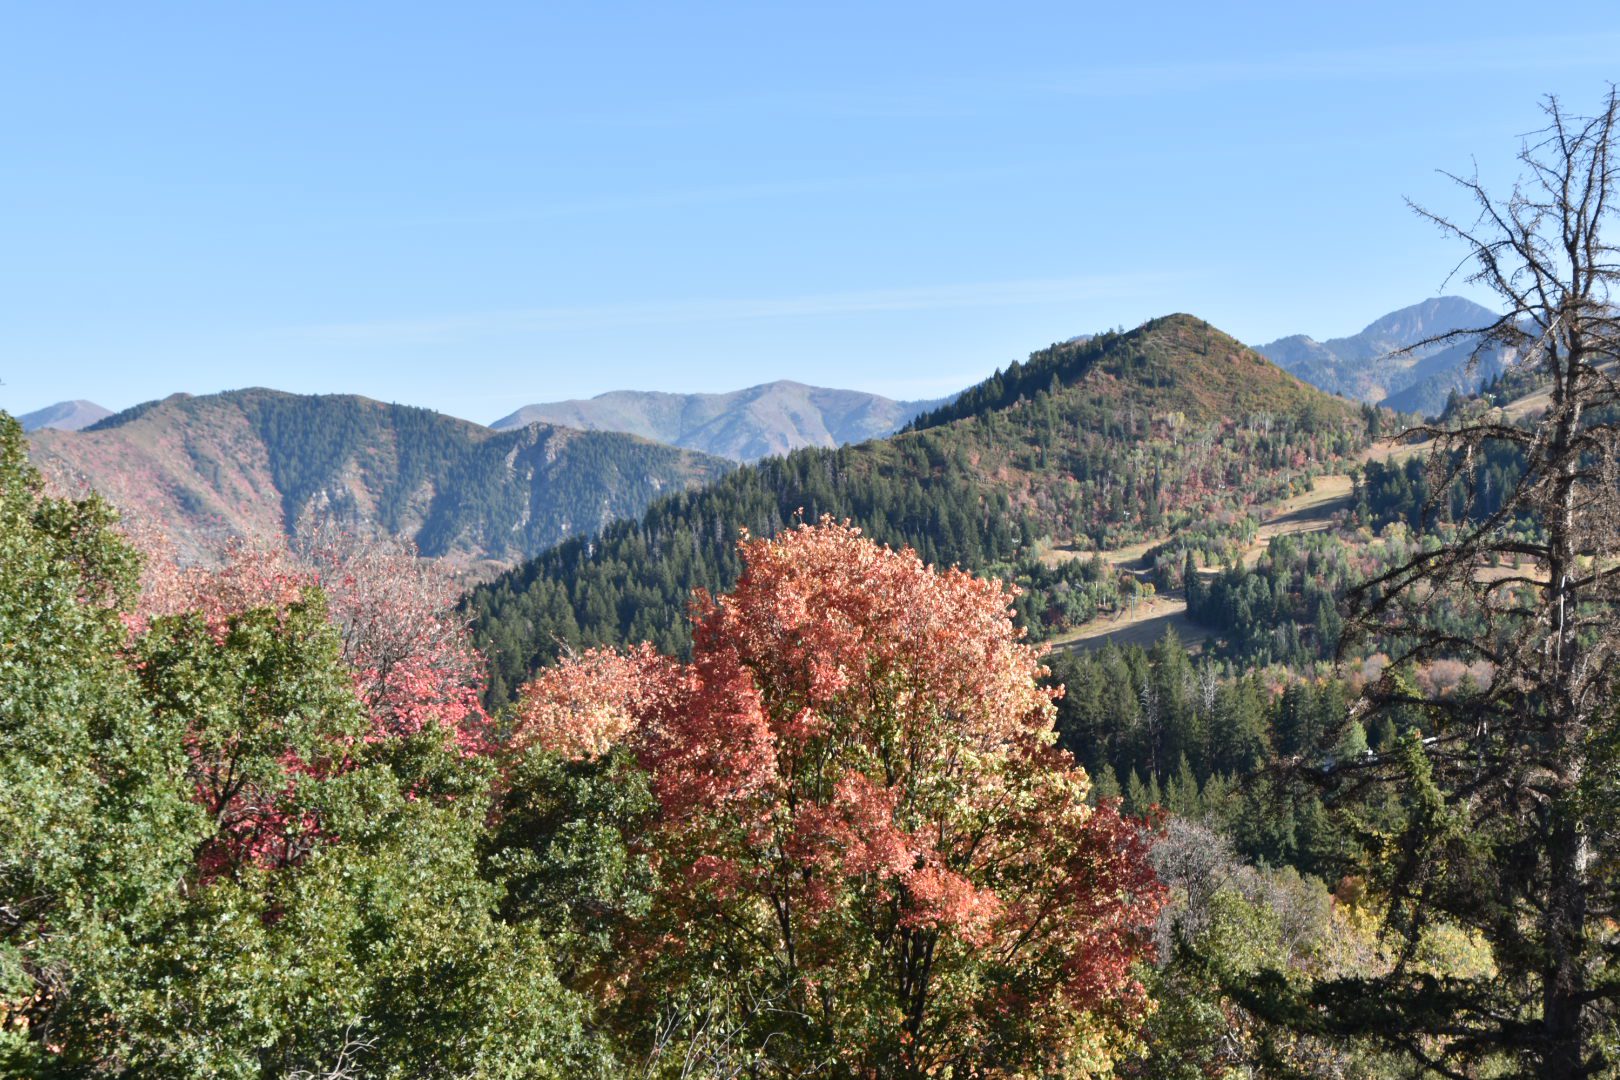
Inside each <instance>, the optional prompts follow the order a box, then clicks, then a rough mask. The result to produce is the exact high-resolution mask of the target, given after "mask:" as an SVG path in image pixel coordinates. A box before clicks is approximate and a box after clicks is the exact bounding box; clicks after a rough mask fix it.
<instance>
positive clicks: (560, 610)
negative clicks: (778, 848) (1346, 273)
mask: <svg viewBox="0 0 1620 1080" xmlns="http://www.w3.org/2000/svg"><path fill="white" fill-rule="evenodd" d="M1077 357H1079V359H1077ZM1009 375H1010V376H1011V377H1010V378H1009ZM946 414H949V415H946ZM1364 440H1365V425H1364V422H1363V420H1362V419H1361V416H1360V413H1359V411H1358V410H1357V409H1356V408H1355V407H1353V406H1351V405H1349V404H1348V403H1345V402H1342V401H1338V400H1335V399H1333V398H1330V397H1328V396H1327V395H1325V394H1322V393H1321V392H1319V391H1316V390H1313V389H1311V388H1309V387H1307V386H1305V385H1304V384H1302V383H1300V382H1299V381H1298V380H1296V379H1294V378H1293V377H1292V376H1289V375H1286V374H1284V373H1283V372H1282V371H1281V370H1279V369H1278V368H1276V367H1274V366H1272V365H1271V364H1270V363H1268V362H1267V361H1265V360H1263V359H1260V358H1258V357H1257V356H1255V354H1253V353H1252V352H1250V351H1249V350H1247V349H1245V348H1244V347H1243V346H1241V345H1239V344H1238V343H1237V342H1235V341H1233V339H1231V338H1229V337H1227V336H1226V335H1224V334H1222V333H1220V332H1219V331H1217V330H1214V329H1213V328H1210V327H1209V326H1208V325H1207V324H1204V323H1202V322H1199V321H1198V320H1196V319H1192V318H1189V317H1187V316H1171V317H1169V318H1166V319H1159V320H1155V321H1154V322H1151V323H1147V324H1145V325H1144V326H1142V327H1140V328H1138V329H1136V330H1133V331H1131V332H1129V333H1125V334H1113V335H1108V336H1107V337H1106V338H1105V339H1102V340H1101V343H1100V344H1098V345H1097V346H1096V347H1095V348H1091V347H1090V344H1089V343H1088V344H1087V346H1086V347H1084V353H1083V356H1081V354H1080V353H1077V352H1076V350H1075V347H1073V346H1058V347H1056V348H1055V349H1052V350H1047V351H1046V352H1043V353H1037V354H1036V355H1035V356H1034V357H1032V358H1031V360H1030V362H1029V364H1027V365H1018V368H1017V371H1016V372H1010V373H1002V374H1001V375H998V376H997V377H996V378H993V379H991V380H989V381H987V382H986V383H983V384H981V385H980V386H977V387H974V388H972V389H970V390H969V391H967V392H966V393H965V394H964V395H963V396H962V398H961V399H959V402H958V403H957V404H955V405H953V406H950V407H949V408H948V409H945V410H940V411H938V412H936V413H934V414H932V415H931V416H930V417H929V418H927V419H925V420H924V421H922V422H921V423H920V424H919V429H918V430H914V431H910V432H907V433H904V434H901V435H898V436H895V437H893V438H890V439H885V440H877V441H873V442H868V443H864V444H861V445H859V446H854V447H845V448H841V449H837V450H803V451H799V452H797V453H794V454H791V455H789V456H787V457H785V458H778V459H770V460H766V461H763V462H760V463H759V464H757V465H753V466H747V467H744V468H742V469H739V470H738V471H736V472H735V473H733V474H731V475H730V476H728V477H726V478H725V479H724V480H722V481H720V482H719V483H716V484H714V485H712V486H710V487H708V488H705V489H703V490H701V491H696V492H690V493H683V494H680V495H676V496H673V497H671V498H668V499H664V500H660V501H659V502H657V503H655V504H653V506H652V507H651V508H650V509H649V510H648V511H647V513H646V514H645V515H644V516H643V517H642V518H641V519H640V520H638V521H621V522H617V523H615V524H613V525H610V526H609V527H608V528H607V529H605V530H604V531H603V532H602V533H601V534H600V535H598V536H595V537H592V538H589V539H585V538H576V539H573V540H570V541H568V542H566V543H564V544H562V545H561V546H560V547H557V548H555V549H553V550H551V551H547V552H545V553H544V554H542V555H541V556H540V557H538V558H537V559H535V560H533V561H531V562H530V563H528V564H526V565H524V566H522V567H519V568H518V569H515V570H512V571H510V572H508V573H507V574H505V575H503V576H502V577H500V578H498V579H496V580H495V581H493V582H491V583H490V584H488V585H487V586H483V587H480V588H479V589H477V590H475V591H474V592H473V593H471V594H470V595H469V598H468V601H467V603H468V606H469V609H470V610H471V612H472V613H473V615H474V617H475V621H476V627H477V632H478V635H479V638H480V642H481V644H482V645H483V646H484V647H485V649H486V651H487V652H488V654H489V655H490V658H491V662H492V664H493V666H494V677H493V681H492V689H491V696H492V697H493V698H494V699H496V700H499V699H501V698H502V697H504V696H505V695H506V694H508V693H509V692H510V691H511V690H512V689H513V688H515V686H516V685H517V683H519V682H520V681H521V680H523V679H524V678H525V677H526V676H527V675H528V674H529V673H530V672H531V671H533V670H534V669H535V668H537V667H539V666H541V665H543V664H545V663H548V662H549V661H550V659H551V658H553V657H554V656H555V655H556V653H557V651H558V648H559V647H560V646H561V645H565V644H566V645H571V646H577V645H593V644H618V643H623V642H628V641H637V640H650V641H653V642H654V643H656V644H657V645H658V646H660V647H661V648H663V649H666V650H672V651H679V650H682V649H684V648H685V647H686V645H687V643H688V642H687V636H686V635H687V631H686V620H685V612H686V608H687V604H688V601H689V597H690V596H691V593H692V590H693V589H695V588H706V589H710V590H715V589H720V588H724V587H726V586H727V585H729V583H730V582H731V581H732V580H733V578H734V577H735V575H736V572H737V564H736V556H735V552H734V545H735V541H736V538H737V535H738V532H739V530H741V529H744V528H746V529H748V530H750V531H751V532H753V533H755V534H758V535H770V534H773V533H774V532H776V531H777V530H778V529H781V528H783V527H784V526H785V525H787V524H788V523H790V522H792V521H793V520H795V519H796V518H797V517H798V516H799V515H800V514H801V513H802V515H803V516H804V517H805V518H807V519H811V520H814V519H815V518H817V517H819V516H820V515H822V514H831V515H833V516H835V517H840V518H849V519H851V520H853V521H854V522H855V523H857V524H858V525H860V526H861V527H862V528H864V529H865V530H866V531H867V532H868V533H869V534H870V535H872V536H874V537H875V538H877V539H879V540H881V541H884V542H886V543H890V544H909V545H911V546H913V547H915V548H916V549H917V550H918V551H919V552H920V553H921V554H922V555H923V557H924V558H925V559H926V560H928V561H929V562H932V563H939V564H949V563H956V564H960V565H962V566H965V567H969V568H972V569H976V570H986V569H994V570H995V571H996V572H998V573H1001V574H1003V575H1005V576H1018V577H1021V578H1025V579H1027V580H1028V581H1029V582H1030V583H1031V584H1036V585H1039V586H1042V587H1044V588H1049V589H1050V590H1052V598H1053V602H1052V603H1050V604H1048V603H1047V602H1046V597H1044V596H1041V597H1034V598H1030V599H1028V600H1027V601H1025V602H1024V603H1022V604H1021V611H1022V613H1023V614H1024V615H1025V617H1026V619H1029V620H1031V622H1032V627H1031V628H1032V629H1033V630H1034V631H1036V632H1037V633H1039V632H1044V631H1048V630H1052V629H1055V628H1056V626H1055V625H1054V624H1053V623H1052V622H1050V621H1047V620H1050V619H1056V618H1059V617H1060V614H1059V613H1060V612H1066V611H1073V610H1077V609H1078V610H1082V611H1085V610H1091V608H1090V607H1088V606H1087V605H1088V604H1090V601H1089V600H1088V601H1087V604H1073V603H1060V602H1058V601H1060V600H1062V599H1063V598H1065V597H1067V596H1068V595H1070V594H1072V593H1073V592H1074V591H1075V590H1076V589H1080V588H1087V587H1090V583H1089V582H1088V581H1087V580H1083V579H1084V578H1085V575H1084V574H1082V573H1080V571H1081V570H1082V567H1083V563H1082V562H1081V561H1080V560H1076V561H1074V562H1072V563H1069V564H1066V565H1067V566H1071V567H1073V568H1074V569H1075V570H1076V571H1077V572H1076V573H1075V574H1067V573H1056V574H1054V573H1051V572H1046V571H1040V568H1039V567H1038V566H1037V565H1036V564H1035V563H1034V561H1033V559H1034V555H1035V553H1036V550H1037V545H1038V544H1039V545H1050V544H1057V545H1060V546H1062V545H1073V546H1077V547H1082V548H1087V547H1092V548H1107V547H1113V546H1117V545H1119V544H1122V543H1129V542H1131V541H1134V540H1141V539H1147V538H1152V537H1156V536H1162V535H1166V534H1168V533H1169V532H1170V531H1172V530H1174V529H1176V528H1178V527H1182V526H1185V525H1188V524H1190V523H1193V522H1208V521H1210V520H1215V519H1218V518H1222V517H1223V516H1224V517H1241V516H1242V513H1243V512H1244V510H1245V508H1246V507H1249V506H1251V505H1255V504H1258V503H1264V502H1267V501H1270V500H1272V499H1275V498H1279V497H1282V496H1285V495H1287V494H1289V493H1291V492H1292V491H1294V490H1296V489H1299V488H1302V487H1303V485H1304V484H1305V483H1306V478H1307V477H1308V476H1309V475H1310V474H1311V473H1312V472H1315V471H1320V470H1321V469H1323V468H1325V467H1326V465H1327V463H1329V462H1332V461H1335V460H1337V459H1338V458H1339V457H1341V456H1342V455H1345V454H1348V453H1349V452H1351V451H1353V450H1355V449H1357V448H1358V447H1359V446H1361V445H1362V443H1363V441H1364ZM1071 578H1072V579H1073V580H1071Z"/></svg>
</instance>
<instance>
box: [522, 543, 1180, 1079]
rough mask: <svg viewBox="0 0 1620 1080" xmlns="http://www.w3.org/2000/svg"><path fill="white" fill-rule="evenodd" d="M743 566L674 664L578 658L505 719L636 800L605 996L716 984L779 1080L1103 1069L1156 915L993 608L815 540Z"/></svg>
mask: <svg viewBox="0 0 1620 1080" xmlns="http://www.w3.org/2000/svg"><path fill="white" fill-rule="evenodd" d="M741 554H742V558H743V562H744V566H745V569H744V572H743V574H742V577H741V579H740V580H739V581H738V584H737V586H736V588H735V589H734V590H733V591H732V592H731V593H730V594H728V595H725V596H721V597H718V598H714V599H709V598H707V597H700V598H699V600H698V602H697V604H696V607H695V611H694V622H695V629H694V639H695V647H694V652H693V658H692V661H691V662H690V663H689V664H678V663H675V662H673V661H671V660H668V659H666V658H663V657H660V656H657V655H656V654H654V653H652V652H651V651H650V650H645V649H643V650H639V651H632V652H629V653H624V654H618V653H608V652H601V651H595V652H589V653H585V654H583V655H580V656H576V657H573V658H571V659H569V660H568V661H566V662H565V663H563V664H562V665H560V666H559V667H557V668H554V669H551V670H548V671H547V672H545V673H543V674H542V675H541V676H540V677H539V678H538V679H536V680H535V681H534V682H533V683H531V684H530V685H529V686H528V687H527V688H526V689H525V691H524V693H523V696H522V700H521V703H520V706H519V710H518V719H517V727H516V730H517V740H518V742H519V743H520V744H523V743H524V742H526V741H530V740H534V741H538V742H540V743H542V744H550V745H551V746H553V747H555V748H556V749H558V750H560V751H562V752H564V753H566V754H569V755H571V756H580V757H589V756H591V755H595V754H601V753H603V752H604V751H605V750H607V749H609V748H610V747H612V746H615V745H626V746H628V747H630V748H632V749H633V751H634V753H635V755H636V758H637V760H639V762H640V763H641V765H642V767H643V768H644V769H645V770H646V771H647V773H648V775H649V777H650V779H651V784H652V790H653V793H654V794H655V796H656V799H657V810H656V814H655V822H654V824H653V826H652V828H651V831H650V834H649V840H648V843H649V844H650V845H651V846H652V847H653V848H654V849H655V852H656V858H657V863H658V866H659V875H658V882H657V886H656V893H657V895H656V903H655V908H654V911H653V914H652V916H651V918H650V921H649V926H648V928H647V930H646V932H644V933H642V934H640V935H638V940H637V941H636V942H635V949H636V953H635V965H634V966H635V971H634V972H633V973H632V982H631V984H630V990H629V993H630V994H631V995H632V996H633V997H634V996H637V995H640V996H642V997H643V998H645V997H649V996H650V997H657V996H660V995H662V996H666V997H667V996H669V995H670V993H671V992H672V989H673V988H675V987H678V986H679V984H680V982H681V980H682V979H688V980H689V979H690V977H691V975H690V973H692V972H696V971H719V972H723V973H724V974H725V976H726V977H727V978H728V979H729V980H731V982H732V984H733V985H739V984H746V986H747V987H748V991H749V994H748V999H749V1000H748V1003H747V1004H746V1005H745V1007H744V1008H745V1011H746V1012H747V1014H748V1015H747V1016H745V1017H744V1019H743V1025H744V1026H745V1027H746V1028H747V1029H748V1031H747V1036H748V1041H751V1043H752V1046H753V1048H754V1050H755V1051H757V1052H758V1053H760V1054H762V1055H765V1056H766V1057H768V1058H769V1059H770V1060H771V1061H774V1062H776V1063H779V1064H781V1065H783V1066H786V1067H792V1068H803V1067H810V1066H813V1065H816V1064H828V1063H838V1064H839V1065H840V1066H842V1067H845V1068H857V1069H872V1068H880V1067H882V1068H889V1067H892V1066H894V1064H895V1063H903V1065H904V1068H905V1069H906V1070H908V1071H915V1072H918V1073H925V1072H933V1073H937V1072H939V1071H942V1070H945V1069H947V1068H955V1069H958V1070H965V1069H971V1070H977V1071H979V1072H981V1073H991V1074H995V1073H1005V1074H1012V1073H1020V1072H1027V1071H1028V1070H1029V1069H1031V1068H1035V1069H1038V1070H1039V1071H1042V1072H1046V1073H1055V1074H1080V1075H1083V1074H1085V1073H1087V1072H1090V1071H1094V1070H1100V1069H1101V1068H1103V1067H1104V1066H1105V1065H1106V1063H1107V1062H1108V1060H1109V1059H1110V1056H1111V1054H1112V1053H1114V1052H1115V1051H1116V1050H1117V1048H1118V1047H1119V1045H1120V1044H1121V1043H1123V1042H1124V1041H1126V1040H1128V1039H1129V1038H1130V1037H1131V1034H1132V1032H1133V1031H1134V1028H1135V1025H1136V1023H1137V1022H1138V1021H1139V1019H1140V1017H1141V1015H1142V1012H1143V1007H1144V1005H1145V996H1144V993H1143V991H1142V988H1141V986H1140V984H1139V983H1138V982H1137V981H1136V979H1135V977H1134V975H1133V972H1132V965H1133V964H1134V963H1135V962H1137V961H1138V960H1141V959H1143V958H1145V957H1147V956H1148V955H1149V954H1150V952H1151V944H1150V938H1149V928H1150V926H1151V923H1152V921H1153V918H1154V916H1155V914H1156V912H1157V910H1158V906H1159V904H1160V902H1161V898H1162V890H1161V888H1160V886H1159V885H1158V883H1157V881H1156V879H1155V878H1154V876H1153V873H1152V871H1151V869H1150V867H1149V864H1148V861H1147V858H1146V853H1147V846H1148V845H1147V838H1146V836H1145V835H1144V833H1143V830H1142V828H1141V827H1140V825H1139V824H1137V823H1134V822H1131V821H1128V820H1126V819H1124V818H1122V817H1121V816H1120V815H1119V813H1118V812H1117V811H1116V809H1114V807H1112V806H1111V805H1107V804H1105V805H1103V806H1101V807H1097V808H1093V807H1091V806H1089V805H1088V804H1087V793H1088V781H1087V778H1086V776H1085V773H1084V772H1083V771H1082V770H1080V769H1079V768H1078V767H1077V766H1075V765H1074V763H1073V761H1072V759H1071V758H1070V757H1069V755H1068V754H1067V753H1066V752H1064V751H1060V750H1058V749H1056V748H1055V746H1054V741H1055V734H1054V731H1053V726H1052V724H1053V716H1054V709H1053V705H1052V698H1053V692H1052V691H1051V690H1048V689H1045V688H1043V687H1042V686H1041V685H1040V684H1039V682H1038V676H1040V675H1041V673H1042V670H1043V669H1042V667H1041V662H1040V657H1039V654H1038V652H1037V650H1035V649H1034V648H1032V647H1030V646H1027V645H1025V644H1023V643H1021V642H1020V640H1019V634H1018V632H1017V631H1016V630H1015V629H1014V627H1013V622H1012V616H1011V607H1010V599H1011V598H1010V596H1009V594H1008V593H1007V591H1005V589H1004V588H1003V586H1002V585H1001V584H1000V583H998V582H994V581H986V580H981V579H978V578H975V577H973V576H972V575H969V574H966V573H964V572H961V571H959V570H955V569H951V570H945V571H940V570H936V569H934V568H931V567H927V566H925V565H924V564H923V563H922V561H921V560H920V559H919V558H918V557H917V555H916V554H915V553H914V552H912V551H910V550H902V551H895V550H891V549H889V548H886V547H880V546H879V545H877V544H875V543H873V542H871V541H869V540H867V539H865V538H864V537H862V536H861V535H860V533H859V531H858V530H856V529H853V528H850V527H848V526H847V525H841V524H837V523H834V522H831V521H829V520H823V521H822V522H821V523H820V524H818V525H801V526H799V527H797V528H794V529H791V530H788V531H787V532H785V533H783V534H782V535H781V536H779V537H778V538H776V539H775V540H760V539H746V538H745V539H744V541H743V542H742V545H741Z"/></svg>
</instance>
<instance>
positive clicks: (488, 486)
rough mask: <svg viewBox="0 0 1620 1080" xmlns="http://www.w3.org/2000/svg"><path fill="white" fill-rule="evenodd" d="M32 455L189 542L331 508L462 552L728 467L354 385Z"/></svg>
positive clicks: (127, 417)
mask: <svg viewBox="0 0 1620 1080" xmlns="http://www.w3.org/2000/svg"><path fill="white" fill-rule="evenodd" d="M29 441H30V446H31V454H32V456H33V458H34V460H35V462H36V463H37V464H38V465H39V466H40V467H41V468H42V469H43V470H44V471H45V472H46V473H47V474H48V475H51V476H52V477H54V478H55V479H57V480H58V481H62V482H66V483H68V484H70V485H71V484H88V485H89V486H90V487H92V488H94V489H96V490H98V491H100V492H101V493H102V494H103V495H105V496H106V497H107V498H108V499H109V500H110V501H111V502H113V503H114V505H117V506H119V507H121V508H123V509H125V510H126V511H128V512H130V513H132V514H134V515H136V516H138V517H141V518H144V519H146V520H149V521H150V522H151V523H152V524H153V525H155V526H157V527H158V528H160V529H161V530H162V531H163V532H164V533H165V534H166V535H168V536H169V537H170V538H171V539H173V540H174V541H175V542H176V543H177V544H178V545H179V546H180V548H181V549H182V551H185V552H188V553H192V554H196V553H201V552H203V551H206V550H209V549H212V548H215V547H217V546H218V543H219V542H220V541H221V540H222V539H224V538H226V537H229V536H232V535H258V536H270V535H275V534H278V533H282V534H285V535H288V536H294V535H296V534H297V533H298V532H299V530H300V529H301V528H303V527H306V526H307V525H308V523H309V522H310V521H312V520H314V519H315V518H330V519H335V520H337V521H339V522H341V523H343V524H345V525H346V526H347V527H350V528H355V529H358V530H360V531H363V532H367V531H378V532H382V533H386V534H390V535H393V536H398V537H402V538H405V539H408V540H411V541H413V542H414V543H415V544H417V545H418V546H419V547H420V549H421V551H422V553H423V554H425V555H429V556H436V557H448V558H451V559H453V560H455V561H457V562H460V563H476V562H479V561H482V560H491V561H494V562H498V563H511V562H513V561H516V560H517V559H520V558H522V557H524V556H526V555H532V554H533V553H535V552H537V551H540V550H543V549H544V548H546V547H548V546H550V545H552V544H555V543H557V542H558V541H559V540H562V539H563V538H565V537H567V536H570V535H573V534H575V533H581V532H586V533H588V532H593V531H595V530H596V529H599V528H601V527H602V526H603V525H605V524H606V523H607V522H609V521H613V520H615V519H617V518H620V517H624V516H627V515H635V514H639V513H640V512H641V511H643V510H644V509H645V508H646V507H647V505H648V504H649V503H650V502H652V501H653V500H654V499H655V498H657V497H659V496H660V495H664V494H668V493H669V492H671V491H676V490H682V489H685V488H686V487H688V486H692V485H695V484H701V483H705V482H707V481H710V480H713V479H715V478H716V477H719V476H721V475H723V474H724V473H726V472H727V471H729V469H730V468H731V465H730V463H729V462H726V461H723V460H721V459H719V458H714V457H708V456H706V455H702V454H697V453H693V452H691V451H686V450H679V449H676V448H673V447H667V446H660V445H657V444H655V443H651V442H648V441H646V440H644V439H638V438H635V437H633V436H629V435H620V434H615V433H609V432H584V431H574V430H570V429H567V428H559V427H553V426H550V425H546V424H534V425H530V426H527V427H523V428H519V429H517V430H514V431H509V432H495V431H491V430H490V429H489V428H485V427H482V426H480V425H478V424H473V423H469V422H467V421H465V420H457V419H455V418H453V417H448V416H443V415H440V414H439V413H436V412H433V411H431V410H428V409H418V408H411V407H408V406H402V405H387V404H384V403H382V402H378V401H372V400H369V399H367V398H362V397H354V396H347V395H344V396H320V397H311V396H302V395H297V394H286V393H280V392H278V391H273V390H258V389H255V390H241V391H233V392H230V393H225V394H216V395H210V396H206V397H189V396H186V395H175V396H173V397H170V398H166V399H164V400H162V401H157V402H149V403H147V404H145V405H140V406H136V407H135V408H133V409H128V410H126V411H124V412H122V413H118V414H116V415H114V416H111V417H108V418H107V419H105V420H103V421H101V422H100V423H98V424H96V425H94V426H93V427H92V428H89V429H87V430H85V431H81V432H64V431H39V432H35V433H34V434H33V435H31V436H30V440H29Z"/></svg>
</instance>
